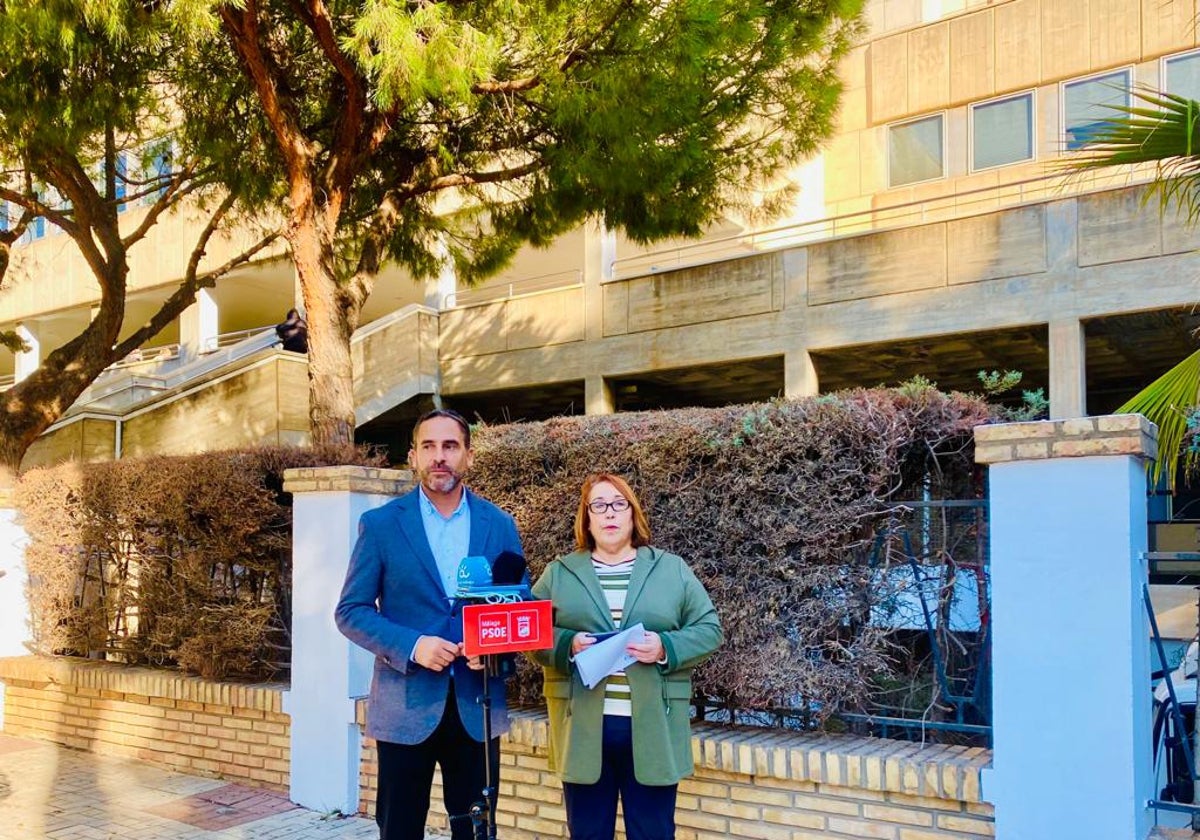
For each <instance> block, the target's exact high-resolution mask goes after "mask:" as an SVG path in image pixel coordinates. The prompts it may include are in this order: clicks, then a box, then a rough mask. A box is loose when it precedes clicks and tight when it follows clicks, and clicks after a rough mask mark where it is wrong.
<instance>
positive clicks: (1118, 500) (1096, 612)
mask: <svg viewBox="0 0 1200 840" xmlns="http://www.w3.org/2000/svg"><path fill="white" fill-rule="evenodd" d="M1157 434H1158V432H1157V429H1156V427H1155V426H1154V425H1153V424H1151V423H1150V422H1149V421H1147V420H1146V419H1145V418H1144V417H1142V416H1140V415H1119V416H1110V417H1089V418H1084V419H1078V420H1056V421H1046V422H1040V423H1010V424H1005V425H996V426H980V427H977V428H976V429H975V459H976V460H977V461H978V462H979V463H981V464H988V465H989V474H988V486H989V489H988V497H989V504H990V507H991V514H990V530H991V552H992V556H991V575H992V619H993V636H992V639H993V650H992V676H993V686H994V687H993V699H992V705H993V727H994V730H993V734H994V742H995V746H994V765H993V769H992V770H991V771H990V772H989V773H988V774H987V776H985V779H984V791H983V794H984V798H985V799H986V800H988V801H990V802H992V803H993V804H994V805H995V807H996V836H997V837H1002V838H1008V837H1011V838H1020V840H1040V838H1047V840H1049V838H1059V837H1062V836H1063V830H1064V827H1068V826H1069V833H1070V835H1071V836H1072V837H1089V838H1090V837H1122V838H1131V840H1143V838H1145V837H1146V836H1147V834H1148V832H1149V830H1150V824H1151V820H1150V813H1149V811H1148V809H1147V808H1146V801H1147V800H1148V799H1151V798H1152V797H1153V795H1154V790H1153V779H1152V776H1151V758H1150V750H1151V743H1150V711H1151V709H1150V664H1149V663H1150V658H1149V643H1148V638H1149V625H1148V622H1147V619H1146V611H1145V606H1144V605H1143V603H1142V584H1143V583H1144V582H1145V581H1146V568H1145V561H1144V559H1143V556H1144V555H1143V552H1144V551H1145V550H1146V531H1147V525H1146V521H1147V507H1146V489H1147V488H1146V471H1145V461H1146V459H1147V458H1153V457H1154V453H1155V450H1156V445H1157Z"/></svg>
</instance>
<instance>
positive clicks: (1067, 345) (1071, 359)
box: [1050, 318, 1087, 420]
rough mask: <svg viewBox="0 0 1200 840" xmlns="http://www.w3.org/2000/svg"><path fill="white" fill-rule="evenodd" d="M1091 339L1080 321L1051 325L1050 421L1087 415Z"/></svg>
mask: <svg viewBox="0 0 1200 840" xmlns="http://www.w3.org/2000/svg"><path fill="white" fill-rule="evenodd" d="M1086 342H1087V337H1086V336H1085V334H1084V331H1083V323H1082V322H1080V320H1079V319H1078V318H1065V319H1062V320H1058V321H1051V322H1050V419H1051V420H1063V419H1066V418H1069V417H1083V416H1085V415H1086V414H1087V344H1086Z"/></svg>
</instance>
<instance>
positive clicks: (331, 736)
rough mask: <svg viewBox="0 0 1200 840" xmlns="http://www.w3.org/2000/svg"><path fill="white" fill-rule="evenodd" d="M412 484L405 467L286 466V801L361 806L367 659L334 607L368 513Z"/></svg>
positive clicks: (347, 809) (344, 808) (346, 809)
mask: <svg viewBox="0 0 1200 840" xmlns="http://www.w3.org/2000/svg"><path fill="white" fill-rule="evenodd" d="M411 487H412V473H410V472H408V471H407V470H381V469H369V468H366V467H319V468H310V469H294V470H287V471H286V472H285V473H284V485H283V489H284V491H285V492H288V493H291V494H293V496H292V684H291V690H289V691H287V692H285V694H284V697H283V710H284V711H285V712H286V713H287V714H289V715H291V718H292V727H291V765H292V766H291V791H290V798H291V800H292V801H293V802H295V803H297V804H299V805H303V806H304V807H306V808H312V809H314V810H317V811H332V810H335V809H336V810H339V811H341V812H342V813H345V814H352V813H354V812H355V811H357V810H358V798H359V797H358V771H359V757H360V752H361V742H362V739H361V737H360V735H359V730H358V725H357V724H356V723H355V720H354V706H355V700H356V698H359V697H364V696H366V694H367V692H368V689H369V688H370V682H371V670H372V667H373V664H374V659H373V657H372V656H371V654H369V653H368V652H367V651H365V650H363V649H362V648H360V647H358V646H357V645H355V644H353V643H351V642H350V641H349V640H348V639H347V638H346V637H345V636H343V635H342V634H341V633H340V632H338V629H337V626H336V625H335V624H334V621H333V611H334V607H336V606H337V599H338V596H339V594H340V593H341V590H342V582H343V581H344V580H345V577H346V567H347V565H348V563H349V560H350V553H351V551H352V550H353V548H354V542H355V540H356V539H357V538H358V520H359V517H360V516H362V515H363V513H365V512H366V511H368V510H370V509H372V508H376V507H378V506H379V505H381V504H384V503H385V502H387V501H388V500H389V499H391V498H392V497H394V496H397V495H399V494H401V493H404V492H406V491H407V490H408V489H409V488H411Z"/></svg>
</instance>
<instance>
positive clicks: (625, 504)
mask: <svg viewBox="0 0 1200 840" xmlns="http://www.w3.org/2000/svg"><path fill="white" fill-rule="evenodd" d="M609 508H612V509H613V510H614V511H616V512H617V513H621V512H622V511H626V510H629V500H628V499H619V498H618V499H613V500H612V501H611V502H602V501H600V500H599V499H597V500H596V501H594V502H589V503H588V510H590V511H591V512H592V513H594V514H597V515H600V514H603V513H606V512H607V511H608V509H609Z"/></svg>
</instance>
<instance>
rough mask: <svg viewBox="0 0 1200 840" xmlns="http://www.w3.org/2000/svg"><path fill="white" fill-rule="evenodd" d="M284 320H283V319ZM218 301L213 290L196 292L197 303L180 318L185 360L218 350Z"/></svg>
mask: <svg viewBox="0 0 1200 840" xmlns="http://www.w3.org/2000/svg"><path fill="white" fill-rule="evenodd" d="M281 320H282V319H281ZM217 335H218V328H217V301H216V298H214V297H213V293H212V289H201V290H200V291H198V292H196V302H195V303H193V304H192V305H191V306H189V307H188V308H187V309H185V310H183V312H182V313H181V314H180V316H179V354H180V356H181V357H182V358H183V359H185V360H191V359H195V358H196V357H197V356H199V355H200V354H202V353H211V352H212V351H213V350H216V349H217Z"/></svg>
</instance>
